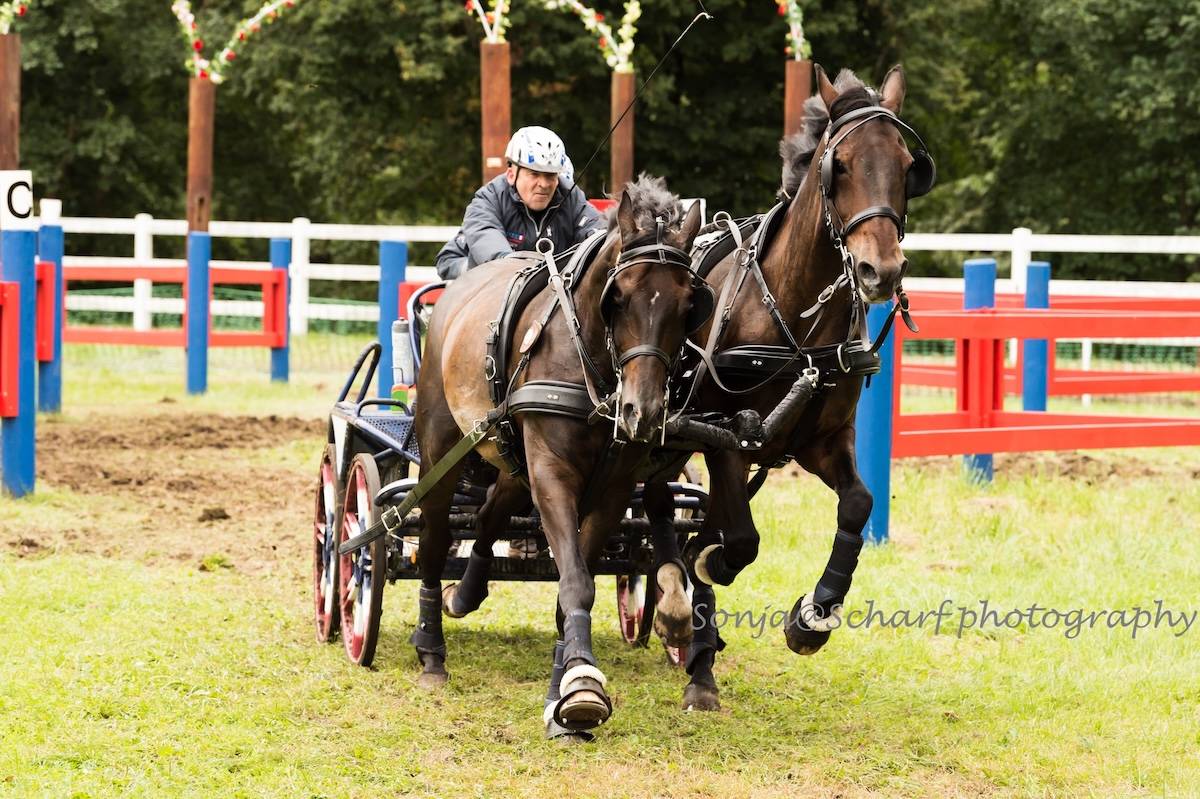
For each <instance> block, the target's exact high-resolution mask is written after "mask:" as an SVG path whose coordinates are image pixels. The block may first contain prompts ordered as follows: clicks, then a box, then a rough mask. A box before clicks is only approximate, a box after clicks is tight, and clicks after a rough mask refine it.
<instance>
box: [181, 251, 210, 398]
mask: <svg viewBox="0 0 1200 799" xmlns="http://www.w3.org/2000/svg"><path fill="white" fill-rule="evenodd" d="M211 260H212V237H211V236H210V235H209V234H207V233H200V232H192V233H188V250H187V390H188V393H189V394H203V393H204V392H205V391H207V390H208V326H209V308H210V303H209V297H210V288H209V271H208V269H209V261H211Z"/></svg>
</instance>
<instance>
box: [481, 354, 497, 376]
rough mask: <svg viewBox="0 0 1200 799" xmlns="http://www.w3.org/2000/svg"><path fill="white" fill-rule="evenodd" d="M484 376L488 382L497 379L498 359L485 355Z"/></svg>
mask: <svg viewBox="0 0 1200 799" xmlns="http://www.w3.org/2000/svg"><path fill="white" fill-rule="evenodd" d="M483 376H484V378H485V379H487V380H495V379H496V359H495V358H493V357H492V356H491V355H485V356H484V358H483Z"/></svg>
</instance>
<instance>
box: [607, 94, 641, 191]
mask: <svg viewBox="0 0 1200 799" xmlns="http://www.w3.org/2000/svg"><path fill="white" fill-rule="evenodd" d="M636 91H637V76H636V75H635V74H634V73H633V72H621V71H614V72H613V74H612V108H611V117H610V118H611V120H612V121H611V123H610V124H612V125H617V120H618V119H620V118H621V114H625V109H627V108H628V109H629V113H627V114H625V118H624V119H622V120H621V124H620V125H617V127H616V129H615V130H614V131H613V134H612V140H611V141H612V143H611V145H610V161H609V179H610V180H611V181H612V184H611V185H610V186H609V187H608V188H609V191H613V192H619V191H620V190H621V188H622V187H623V186H624V185H625V184H626V183H629V182H630V181H632V180H633V117H634V114H635V113H636V111H635V109H633V108H630V103H632V102H633V96H634V94H635V93H636Z"/></svg>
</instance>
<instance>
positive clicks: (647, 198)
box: [608, 172, 683, 231]
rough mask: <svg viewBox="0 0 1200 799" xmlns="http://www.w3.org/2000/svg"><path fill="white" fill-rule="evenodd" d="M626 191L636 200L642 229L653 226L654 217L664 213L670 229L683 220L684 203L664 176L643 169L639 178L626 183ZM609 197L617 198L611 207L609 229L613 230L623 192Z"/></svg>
mask: <svg viewBox="0 0 1200 799" xmlns="http://www.w3.org/2000/svg"><path fill="white" fill-rule="evenodd" d="M624 191H628V192H629V199H630V200H631V201H632V202H633V217H634V221H635V222H636V223H637V227H638V230H647V229H650V228H653V227H654V220H655V219H656V218H658V217H660V216H661V217H662V218H663V220H664V221H665V222H666V224H667V227H668V228H672V227H678V226H679V224H680V222H681V221H682V220H683V205H682V204H681V203H680V202H679V195H678V194H672V193H671V191H670V189H668V188H667V181H666V180H665V179H664V178H660V177H655V176H654V175H648V174H646V173H645V172H643V173H641V174H640V175H638V177H637V180H633V181H630V182H629V183H626V184H625V188H624ZM609 199H612V200H614V201H616V205H614V206H613V207H612V208H610V209H609V210H608V229H609V230H610V231H612V230H614V229H616V227H617V208H618V207H619V206H620V204H621V192H620V191H617V192H613V193H612V194H611V195H609Z"/></svg>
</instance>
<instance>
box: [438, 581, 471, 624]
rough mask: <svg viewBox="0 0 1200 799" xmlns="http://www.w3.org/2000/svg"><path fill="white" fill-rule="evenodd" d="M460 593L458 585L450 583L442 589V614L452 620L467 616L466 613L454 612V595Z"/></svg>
mask: <svg viewBox="0 0 1200 799" xmlns="http://www.w3.org/2000/svg"><path fill="white" fill-rule="evenodd" d="M457 592H458V583H450V585H448V586H446V587H445V588H443V589H442V613H445V614H446V615H447V616H449V617H450V618H452V619H461V618H462V617H463V616H466V615H467V614H466V613H456V612H455V611H454V595H455V594H456V593H457Z"/></svg>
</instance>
